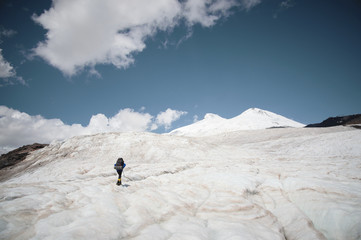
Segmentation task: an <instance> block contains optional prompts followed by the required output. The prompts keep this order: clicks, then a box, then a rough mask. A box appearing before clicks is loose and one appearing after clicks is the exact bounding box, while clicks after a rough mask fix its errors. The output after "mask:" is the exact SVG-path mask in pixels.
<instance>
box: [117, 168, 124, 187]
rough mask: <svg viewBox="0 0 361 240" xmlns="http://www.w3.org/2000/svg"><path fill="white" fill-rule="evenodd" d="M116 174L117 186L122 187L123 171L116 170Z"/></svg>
mask: <svg viewBox="0 0 361 240" xmlns="http://www.w3.org/2000/svg"><path fill="white" fill-rule="evenodd" d="M117 172H118V184H119V185H122V172H123V170H117Z"/></svg>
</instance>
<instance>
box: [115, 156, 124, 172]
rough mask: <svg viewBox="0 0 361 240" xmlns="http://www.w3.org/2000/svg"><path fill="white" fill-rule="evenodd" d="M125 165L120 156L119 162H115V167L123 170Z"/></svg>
mask: <svg viewBox="0 0 361 240" xmlns="http://www.w3.org/2000/svg"><path fill="white" fill-rule="evenodd" d="M124 167H125V163H124V160H123V158H118V160H117V162H116V163H115V164H114V169H115V170H123V168H124Z"/></svg>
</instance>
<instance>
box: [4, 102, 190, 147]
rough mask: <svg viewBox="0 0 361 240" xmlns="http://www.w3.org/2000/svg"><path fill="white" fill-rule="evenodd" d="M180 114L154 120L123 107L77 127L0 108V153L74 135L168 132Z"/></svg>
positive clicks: (170, 113)
mask: <svg viewBox="0 0 361 240" xmlns="http://www.w3.org/2000/svg"><path fill="white" fill-rule="evenodd" d="M143 110H144V109H143ZM183 114H185V112H182V111H177V110H172V109H170V108H168V109H167V110H166V111H165V112H160V113H159V114H158V115H157V117H154V116H152V115H151V114H149V113H144V112H142V111H141V112H136V111H134V110H133V109H130V108H125V109H121V110H120V111H119V112H118V113H117V114H115V115H114V116H113V117H109V118H108V117H106V116H105V115H104V114H101V113H99V114H96V115H93V116H92V117H91V119H90V121H89V124H88V126H85V127H83V126H82V125H80V124H72V125H68V124H65V123H64V122H63V121H61V120H60V119H46V118H44V117H42V116H40V115H36V116H31V115H29V114H27V113H24V112H20V111H18V110H14V109H11V108H8V107H6V106H0V153H4V152H7V151H9V150H11V149H14V148H16V147H19V146H21V145H24V144H29V143H34V142H41V143H49V142H51V141H54V140H63V139H66V138H69V137H73V136H78V135H86V134H95V133H100V132H143V131H151V130H155V129H157V128H159V127H163V126H164V127H165V128H166V129H168V128H170V126H171V124H172V123H173V122H174V121H176V120H178V119H179V118H180V117H181V116H182V115H183Z"/></svg>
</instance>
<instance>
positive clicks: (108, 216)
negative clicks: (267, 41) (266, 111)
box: [0, 117, 361, 240]
mask: <svg viewBox="0 0 361 240" xmlns="http://www.w3.org/2000/svg"><path fill="white" fill-rule="evenodd" d="M213 118H214V117H213ZM360 143H361V131H360V130H358V129H355V128H352V127H333V128H324V129H320V128H312V129H307V128H285V129H267V130H253V131H234V132H226V133H222V134H219V135H213V136H208V137H185V136H174V135H158V134H152V133H106V134H97V135H90V136H79V137H74V138H71V139H69V140H66V141H64V142H58V143H53V144H51V145H50V146H48V147H46V148H44V149H41V150H39V151H36V152H33V153H32V154H31V155H29V156H28V157H27V159H26V160H24V162H23V163H21V164H19V165H18V166H15V167H13V168H12V169H10V170H7V171H8V172H7V174H9V173H11V174H12V177H11V178H8V179H5V180H3V181H2V182H1V185H0V231H1V232H0V238H1V239H85V238H86V239H152V240H154V239H272V240H274V239H287V240H290V239H351V240H352V239H361V178H360V176H359V173H360V170H361V148H360ZM118 157H123V158H124V160H125V162H126V164H127V167H126V168H125V170H124V176H123V184H124V186H116V184H115V183H116V180H117V174H116V172H115V170H114V169H113V165H114V163H115V161H116V159H117V158H118ZM3 173H4V171H2V172H1V174H3Z"/></svg>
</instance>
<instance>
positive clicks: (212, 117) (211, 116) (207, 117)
mask: <svg viewBox="0 0 361 240" xmlns="http://www.w3.org/2000/svg"><path fill="white" fill-rule="evenodd" d="M221 118H222V117H221V116H219V115H217V114H214V113H207V114H206V115H204V119H212V120H213V119H221Z"/></svg>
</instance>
